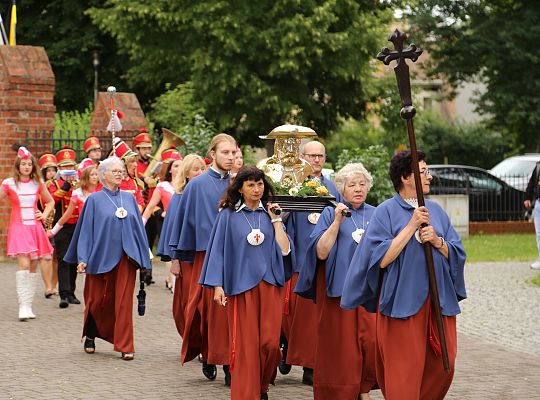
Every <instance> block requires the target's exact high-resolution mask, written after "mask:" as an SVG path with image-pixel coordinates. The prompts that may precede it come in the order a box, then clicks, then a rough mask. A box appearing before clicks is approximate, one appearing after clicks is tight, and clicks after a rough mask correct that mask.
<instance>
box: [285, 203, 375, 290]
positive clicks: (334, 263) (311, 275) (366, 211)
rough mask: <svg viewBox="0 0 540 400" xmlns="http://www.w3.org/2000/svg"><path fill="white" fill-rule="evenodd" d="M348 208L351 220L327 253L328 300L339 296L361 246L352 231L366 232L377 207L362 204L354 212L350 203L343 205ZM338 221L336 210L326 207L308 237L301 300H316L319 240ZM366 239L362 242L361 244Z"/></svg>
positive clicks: (300, 280) (300, 279)
mask: <svg viewBox="0 0 540 400" xmlns="http://www.w3.org/2000/svg"><path fill="white" fill-rule="evenodd" d="M343 203H344V204H346V205H347V206H348V207H349V210H350V211H351V217H350V218H345V219H344V221H343V222H342V223H341V225H340V226H339V233H338V236H337V238H336V242H335V243H334V245H333V246H332V249H331V250H330V252H329V253H328V258H327V259H326V261H325V277H326V294H327V295H328V297H340V296H341V293H342V290H343V285H344V283H345V277H346V275H347V270H348V269H349V263H350V261H351V258H352V256H353V254H354V252H355V250H356V249H357V247H358V244H357V243H356V242H355V241H354V239H353V238H352V232H353V231H354V230H356V228H357V227H358V228H362V229H367V227H368V226H369V221H370V219H371V216H372V215H373V212H374V210H375V207H373V206H370V205H369V204H365V203H364V204H362V205H361V206H360V207H359V208H357V209H354V208H353V207H352V206H351V205H350V204H348V203H346V202H343ZM334 219H335V209H334V207H326V208H325V209H324V211H323V212H322V213H321V216H320V218H319V221H318V222H317V225H316V226H315V229H314V230H313V232H312V233H311V236H310V238H309V244H308V248H307V251H306V255H305V262H304V264H303V265H302V268H301V270H300V274H299V275H298V281H297V283H296V288H295V290H294V291H295V292H296V293H298V294H299V295H300V296H302V297H306V298H309V299H312V300H315V298H316V288H317V282H316V277H317V243H318V242H319V239H320V238H321V236H322V235H323V234H324V232H326V231H327V229H328V228H329V227H330V225H332V223H333V222H334ZM362 241H363V239H362V240H361V241H360V243H362Z"/></svg>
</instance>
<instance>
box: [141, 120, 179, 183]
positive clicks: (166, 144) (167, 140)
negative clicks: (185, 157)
mask: <svg viewBox="0 0 540 400" xmlns="http://www.w3.org/2000/svg"><path fill="white" fill-rule="evenodd" d="M161 132H162V133H163V139H162V140H161V143H160V144H159V147H158V149H157V150H156V153H155V154H154V155H153V156H151V157H150V158H151V160H152V161H150V163H149V164H148V168H146V171H145V172H144V174H143V178H146V177H149V176H152V171H153V170H154V169H155V168H156V166H157V164H158V163H159V162H160V161H161V153H163V151H165V150H167V149H168V148H170V147H171V146H172V145H175V146H176V147H179V146H185V145H186V142H184V141H183V140H182V139H181V138H180V136H178V134H176V133H174V132H173V131H171V130H169V129H167V128H161Z"/></svg>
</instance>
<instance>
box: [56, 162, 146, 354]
mask: <svg viewBox="0 0 540 400" xmlns="http://www.w3.org/2000/svg"><path fill="white" fill-rule="evenodd" d="M123 171H124V165H123V163H122V161H121V160H120V159H119V158H117V157H111V158H108V159H107V160H105V161H103V162H101V164H100V165H99V168H98V175H99V179H100V181H101V182H102V183H103V188H102V190H101V191H99V192H96V193H93V194H92V195H91V196H89V197H88V199H87V200H86V203H85V205H84V208H83V211H82V213H81V214H80V216H79V221H78V222H77V226H76V228H75V232H74V234H73V239H72V240H71V243H70V245H69V248H68V251H67V253H66V255H65V257H64V259H65V261H66V262H68V263H74V264H78V265H77V270H78V271H79V272H80V273H82V272H85V273H86V279H85V285H84V303H85V307H84V328H83V336H86V340H85V342H84V350H85V351H86V352H87V353H94V351H95V344H94V339H95V338H97V337H98V338H101V339H103V340H106V341H108V342H110V343H112V344H114V350H116V351H119V352H121V353H122V358H123V359H124V360H132V359H133V357H134V354H133V353H134V351H135V345H134V342H133V291H134V289H135V280H136V276H137V269H138V268H144V269H149V268H151V267H150V251H149V249H148V240H147V239H146V233H145V231H144V226H143V222H142V218H141V213H140V212H139V208H138V205H137V202H136V200H135V197H134V196H133V195H132V194H131V193H126V192H122V191H121V190H120V189H119V188H118V187H119V185H120V183H121V181H122V174H123Z"/></svg>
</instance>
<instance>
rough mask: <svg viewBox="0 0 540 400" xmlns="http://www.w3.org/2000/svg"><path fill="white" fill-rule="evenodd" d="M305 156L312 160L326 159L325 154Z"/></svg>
mask: <svg viewBox="0 0 540 400" xmlns="http://www.w3.org/2000/svg"><path fill="white" fill-rule="evenodd" d="M304 155H305V156H306V157H308V158H310V159H312V160H316V159H317V158H320V159H321V160H322V159H324V158H325V157H326V156H325V155H324V154H304Z"/></svg>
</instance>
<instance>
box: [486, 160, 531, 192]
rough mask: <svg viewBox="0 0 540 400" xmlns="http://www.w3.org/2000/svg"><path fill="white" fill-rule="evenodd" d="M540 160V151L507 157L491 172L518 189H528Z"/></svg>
mask: <svg viewBox="0 0 540 400" xmlns="http://www.w3.org/2000/svg"><path fill="white" fill-rule="evenodd" d="M538 161H540V153H528V154H523V155H521V156H513V157H509V158H505V159H504V160H502V161H501V162H500V163H498V164H497V165H495V166H494V167H493V168H491V170H490V171H489V172H491V173H492V174H493V175H495V176H496V177H498V178H501V179H502V180H503V181H505V182H506V183H508V184H509V185H510V186H513V187H515V188H516V189H519V190H523V191H525V189H527V183H528V182H529V179H531V175H532V172H533V171H534V168H535V166H536V163H537V162H538Z"/></svg>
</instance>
